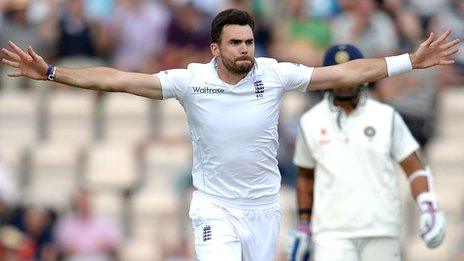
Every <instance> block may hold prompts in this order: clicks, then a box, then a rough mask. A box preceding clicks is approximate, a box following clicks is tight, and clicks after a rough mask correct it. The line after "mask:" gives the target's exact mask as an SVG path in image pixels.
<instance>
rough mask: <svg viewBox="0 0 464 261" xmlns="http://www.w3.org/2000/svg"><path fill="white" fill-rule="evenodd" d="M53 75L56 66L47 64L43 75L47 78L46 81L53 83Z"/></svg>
mask: <svg viewBox="0 0 464 261" xmlns="http://www.w3.org/2000/svg"><path fill="white" fill-rule="evenodd" d="M55 73H56V66H55V65H53V64H49V65H48V68H47V72H46V73H45V75H46V76H47V80H49V81H54V80H55Z"/></svg>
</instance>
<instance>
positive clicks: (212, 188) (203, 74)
mask: <svg viewBox="0 0 464 261" xmlns="http://www.w3.org/2000/svg"><path fill="white" fill-rule="evenodd" d="M312 72H313V68H309V67H306V66H303V65H299V64H293V63H278V62H277V61H276V60H274V59H270V58H256V63H255V65H254V67H253V69H252V70H251V71H250V73H248V75H247V76H246V77H245V78H244V79H242V80H241V81H240V82H238V83H237V84H235V85H231V84H227V83H225V82H223V81H222V80H221V79H220V78H219V77H218V74H217V71H216V62H215V60H214V59H213V60H212V61H211V62H210V63H207V64H198V63H192V64H189V65H188V67H187V69H173V70H167V71H163V72H160V73H158V77H159V79H160V81H161V86H162V90H163V98H164V99H169V98H176V99H177V100H179V102H180V103H181V105H182V107H183V108H184V110H185V113H186V115H187V120H188V123H189V127H190V133H191V138H192V144H193V152H194V154H193V170H192V176H193V185H194V186H195V188H197V189H198V190H199V191H201V192H203V193H206V194H208V195H211V196H213V197H218V198H220V199H222V200H224V201H230V202H233V203H234V204H242V205H260V204H269V203H272V202H276V201H278V198H279V196H278V192H279V188H280V180H281V177H280V173H279V170H278V168H277V160H276V155H277V149H278V146H279V144H278V134H277V123H278V118H279V108H280V100H281V98H282V94H283V93H284V92H285V91H288V90H294V89H298V90H302V91H304V90H306V87H307V86H308V84H309V82H310V79H311V74H312ZM173 156H174V157H175V155H173Z"/></svg>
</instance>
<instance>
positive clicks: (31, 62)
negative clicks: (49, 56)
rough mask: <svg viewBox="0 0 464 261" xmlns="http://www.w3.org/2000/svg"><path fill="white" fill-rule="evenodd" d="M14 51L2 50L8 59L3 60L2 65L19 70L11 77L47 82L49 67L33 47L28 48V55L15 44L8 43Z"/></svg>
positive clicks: (10, 74) (11, 74)
mask: <svg viewBox="0 0 464 261" xmlns="http://www.w3.org/2000/svg"><path fill="white" fill-rule="evenodd" d="M8 45H9V46H10V48H11V49H12V51H10V50H8V49H6V48H2V53H3V54H4V56H5V57H6V58H3V59H2V63H4V64H6V65H8V66H11V67H14V68H17V69H18V70H17V71H15V72H12V73H9V74H8V76H10V77H21V76H24V77H28V78H31V79H34V80H47V76H46V75H45V73H46V72H47V68H48V65H47V63H46V62H45V61H44V59H43V58H42V57H40V56H39V55H38V54H37V53H35V51H34V50H33V49H32V47H31V46H29V47H28V48H27V53H26V52H24V51H23V50H22V49H21V48H20V47H19V46H17V45H16V44H15V43H13V42H11V41H10V42H8Z"/></svg>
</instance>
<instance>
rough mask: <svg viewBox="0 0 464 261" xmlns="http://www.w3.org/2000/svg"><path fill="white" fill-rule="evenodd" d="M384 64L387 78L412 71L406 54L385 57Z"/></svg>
mask: <svg viewBox="0 0 464 261" xmlns="http://www.w3.org/2000/svg"><path fill="white" fill-rule="evenodd" d="M385 62H386V63H387V72H388V76H389V77H390V76H394V75H398V74H400V73H405V72H409V71H412V63H411V59H410V58H409V54H408V53H405V54H401V55H397V56H389V57H385Z"/></svg>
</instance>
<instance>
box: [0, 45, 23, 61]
mask: <svg viewBox="0 0 464 261" xmlns="http://www.w3.org/2000/svg"><path fill="white" fill-rule="evenodd" d="M2 53H3V54H4V55H6V56H8V57H9V58H10V59H12V60H13V61H20V60H21V58H20V57H19V55H17V54H15V53H13V52H11V51H10V50H8V49H6V48H2Z"/></svg>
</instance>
